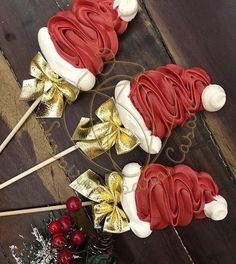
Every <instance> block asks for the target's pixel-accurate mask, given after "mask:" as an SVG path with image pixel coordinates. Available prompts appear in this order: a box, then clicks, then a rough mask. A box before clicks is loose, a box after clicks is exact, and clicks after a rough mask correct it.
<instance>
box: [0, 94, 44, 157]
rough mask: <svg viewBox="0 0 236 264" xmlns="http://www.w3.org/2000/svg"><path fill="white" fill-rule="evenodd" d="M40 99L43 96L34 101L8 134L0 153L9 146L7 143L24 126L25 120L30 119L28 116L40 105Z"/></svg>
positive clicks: (0, 147)
mask: <svg viewBox="0 0 236 264" xmlns="http://www.w3.org/2000/svg"><path fill="white" fill-rule="evenodd" d="M40 101H41V97H39V98H38V99H37V100H35V101H34V103H33V104H32V105H31V107H30V108H29V109H28V111H27V112H26V113H25V114H24V115H23V117H22V118H21V120H20V121H19V122H18V124H17V125H16V126H15V127H14V128H13V130H12V131H11V133H10V134H9V135H8V136H7V138H6V139H5V140H4V141H3V143H2V144H1V146H0V153H1V152H2V151H3V150H4V148H5V147H6V146H7V144H8V143H9V142H10V141H11V140H12V138H13V137H14V136H15V134H16V133H17V131H18V130H19V129H20V128H21V127H22V125H23V124H24V123H25V121H26V120H27V119H28V117H29V116H30V115H31V113H32V112H33V111H34V109H35V108H36V107H37V106H38V105H39V103H40Z"/></svg>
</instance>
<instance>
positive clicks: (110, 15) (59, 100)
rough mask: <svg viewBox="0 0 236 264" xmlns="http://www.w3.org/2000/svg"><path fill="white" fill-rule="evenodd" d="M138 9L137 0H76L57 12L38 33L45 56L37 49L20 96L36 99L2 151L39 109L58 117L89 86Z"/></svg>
mask: <svg viewBox="0 0 236 264" xmlns="http://www.w3.org/2000/svg"><path fill="white" fill-rule="evenodd" d="M137 12H138V2H137V0H130V1H126V0H115V1H114V0H86V1H84V0H74V1H73V3H72V6H71V8H69V9H68V10H66V11H63V12H58V13H57V14H56V15H55V16H54V17H52V18H51V19H50V20H49V22H48V28H47V27H44V28H41V29H40V30H39V32H38V42H39V46H40V49H41V51H42V53H43V55H44V57H45V58H44V57H43V56H42V54H41V53H37V55H36V56H35V58H34V59H33V60H32V62H31V67H30V74H31V75H32V76H33V77H35V78H36V79H31V80H26V81H24V82H23V88H22V93H21V97H20V98H21V99H22V100H27V101H31V100H35V102H34V103H33V104H32V106H31V107H30V108H29V110H28V111H27V112H26V113H25V115H24V116H23V117H22V118H21V120H20V121H19V122H18V124H17V125H16V126H15V128H14V129H13V130H12V131H11V133H10V134H9V135H8V136H7V138H6V139H5V140H4V142H3V143H2V144H1V146H0V153H1V152H2V151H3V149H4V148H5V147H6V146H7V144H8V143H9V142H10V141H11V139H12V138H13V137H14V135H15V134H16V133H17V131H18V130H19V129H20V128H21V126H22V125H23V124H24V122H25V121H26V120H27V119H28V117H29V116H30V115H31V113H32V112H33V111H34V109H36V107H38V106H39V108H38V111H37V113H38V116H39V117H46V118H60V117H61V116H62V114H63V112H64V108H65V103H66V102H68V103H73V102H74V101H75V100H76V99H77V97H78V94H79V91H80V90H81V91H88V90H90V89H92V88H93V86H94V85H95V82H96V77H95V76H96V75H97V74H99V73H100V72H101V71H102V70H103V65H104V62H105V61H108V60H111V59H112V58H114V57H115V55H116V53H117V51H118V46H119V43H118V35H121V34H122V33H124V31H125V30H126V28H127V25H128V22H129V21H131V20H132V19H133V18H134V17H135V16H136V14H137Z"/></svg>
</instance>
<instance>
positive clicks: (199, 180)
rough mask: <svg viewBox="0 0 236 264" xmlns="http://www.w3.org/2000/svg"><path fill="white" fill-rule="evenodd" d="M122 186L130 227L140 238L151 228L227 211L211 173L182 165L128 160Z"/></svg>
mask: <svg viewBox="0 0 236 264" xmlns="http://www.w3.org/2000/svg"><path fill="white" fill-rule="evenodd" d="M123 190H124V191H123V193H122V197H121V202H122V206H123V209H124V211H125V213H126V214H127V216H128V218H129V225H130V228H131V230H132V231H133V232H134V233H135V234H136V235H137V236H138V237H141V238H145V237H147V236H149V235H150V234H151V233H152V230H156V229H163V228H165V227H167V226H174V227H175V226H185V225H188V224H189V223H190V222H191V221H192V219H193V218H197V219H201V218H204V217H208V218H210V219H212V220H215V221H218V220H222V219H224V218H225V217H226V215H227V213H228V210H227V202H226V200H225V199H224V198H223V197H222V196H220V195H219V194H218V192H219V189H218V186H217V185H216V183H215V182H214V180H213V179H212V177H211V176H210V175H209V174H208V173H206V172H196V171H194V170H193V169H191V168H190V167H188V166H186V165H177V166H175V167H167V166H163V165H161V164H150V165H148V166H145V167H141V166H140V165H139V164H137V163H130V164H128V165H126V166H125V167H124V169H123Z"/></svg>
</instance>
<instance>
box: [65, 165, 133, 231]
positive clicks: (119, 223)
mask: <svg viewBox="0 0 236 264" xmlns="http://www.w3.org/2000/svg"><path fill="white" fill-rule="evenodd" d="M70 187H71V188H73V189H74V190H76V191H77V192H78V193H80V194H82V195H83V196H85V197H87V198H88V199H90V200H92V201H94V202H96V205H95V206H94V207H93V212H94V226H95V228H98V227H99V226H100V224H101V222H102V221H103V220H104V219H105V221H104V226H103V230H104V231H107V232H110V233H123V232H126V231H128V230H129V224H128V219H127V217H126V215H125V213H124V211H123V210H122V209H121V208H120V207H119V204H120V202H121V200H120V198H121V192H122V190H123V181H122V176H121V175H120V174H119V173H118V172H111V173H108V174H107V175H106V176H105V185H103V184H101V182H100V180H99V178H98V175H97V174H96V173H94V172H93V171H91V170H88V171H86V172H84V173H83V174H82V175H80V176H79V177H78V178H77V179H76V180H75V181H73V182H72V183H71V184H70Z"/></svg>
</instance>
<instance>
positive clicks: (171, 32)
mask: <svg viewBox="0 0 236 264" xmlns="http://www.w3.org/2000/svg"><path fill="white" fill-rule="evenodd" d="M143 2H144V5H145V8H146V9H147V11H148V13H149V15H150V17H151V20H152V22H153V24H154V25H155V26H156V29H157V30H158V31H159V32H160V33H161V35H162V38H163V40H164V42H165V45H166V46H167V47H168V50H169V53H170V54H171V56H172V58H173V60H174V61H175V62H176V63H179V64H181V65H184V66H186V67H192V66H200V67H203V68H204V69H206V71H207V72H209V74H210V76H211V77H212V80H213V83H217V84H220V85H221V86H222V87H224V89H225V90H226V93H227V104H226V105H225V107H224V109H223V110H222V111H220V112H217V113H214V114H212V113H206V114H205V119H206V122H207V124H208V126H209V129H210V130H211V131H212V136H213V138H214V139H215V140H216V142H217V144H218V145H219V146H220V149H221V152H222V154H223V156H224V158H225V159H226V161H227V163H228V164H229V166H230V169H231V170H232V173H233V174H234V175H235V177H236V158H235V157H236V139H235V137H234V134H235V131H236V123H235V119H236V111H235V100H236V90H235V89H234V87H235V86H236V78H235V68H234V65H235V61H236V52H235V43H236V33H235V30H233V28H234V27H235V25H236V16H235V14H236V2H235V1H234V0H226V1H215V2H213V1H210V0H206V1H205V0H200V1H194V0H189V1H186V0H180V1H178V3H176V1H174V0H168V1H166V0H160V1H156V0H144V1H143Z"/></svg>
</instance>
